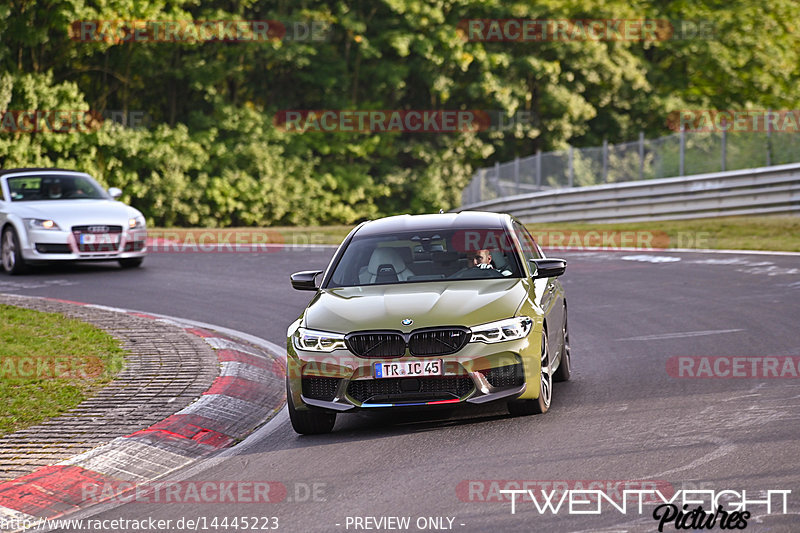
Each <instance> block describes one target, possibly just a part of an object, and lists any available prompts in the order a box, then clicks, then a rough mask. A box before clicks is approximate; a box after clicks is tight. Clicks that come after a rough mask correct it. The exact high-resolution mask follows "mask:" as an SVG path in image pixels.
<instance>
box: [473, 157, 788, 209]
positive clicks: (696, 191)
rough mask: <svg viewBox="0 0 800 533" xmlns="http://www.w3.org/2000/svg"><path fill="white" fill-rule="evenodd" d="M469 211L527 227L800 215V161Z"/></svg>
mask: <svg viewBox="0 0 800 533" xmlns="http://www.w3.org/2000/svg"><path fill="white" fill-rule="evenodd" d="M469 208H470V209H476V210H480V211H496V212H500V213H510V214H512V215H515V216H516V217H518V218H519V219H520V220H521V221H522V222H524V223H541V222H592V223H601V222H638V221H642V220H650V221H652V220H678V219H686V218H703V217H716V216H730V215H756V214H759V215H763V214H783V215H800V163H793V164H789V165H773V166H770V167H762V168H755V169H744V170H728V171H725V172H714V173H709V174H700V175H697V176H686V177H682V178H681V177H678V178H663V179H653V180H636V181H631V182H628V183H609V184H605V185H592V186H588V187H573V188H561V189H552V190H549V191H541V192H534V193H528V194H521V195H517V196H509V197H505V198H496V199H494V200H487V201H484V202H481V203H479V204H473V205H472V206H469Z"/></svg>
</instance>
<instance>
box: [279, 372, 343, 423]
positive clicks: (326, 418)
mask: <svg viewBox="0 0 800 533" xmlns="http://www.w3.org/2000/svg"><path fill="white" fill-rule="evenodd" d="M286 404H287V405H288V407H289V420H291V421H292V427H293V428H294V430H295V431H296V432H297V433H300V434H301V435H320V434H322V433H330V432H331V430H332V429H333V425H334V424H335V423H336V413H329V412H327V411H317V410H313V409H307V410H305V411H298V410H297V409H295V408H294V402H293V401H292V391H291V390H289V386H288V383H287V386H286Z"/></svg>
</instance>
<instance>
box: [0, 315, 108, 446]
mask: <svg viewBox="0 0 800 533" xmlns="http://www.w3.org/2000/svg"><path fill="white" fill-rule="evenodd" d="M123 355H124V352H123V350H122V349H121V348H120V347H119V345H118V343H117V341H116V340H114V339H113V338H112V337H111V336H110V335H108V334H107V333H105V332H103V331H101V330H100V329H98V328H96V327H94V326H92V325H89V324H86V323H84V322H81V321H79V320H74V319H70V318H66V317H64V316H63V315H60V314H57V313H42V312H39V311H32V310H29V309H21V308H18V307H13V306H9V305H0V435H4V434H6V433H10V432H13V431H16V430H18V429H22V428H24V427H28V426H30V425H33V424H36V423H39V422H41V421H43V420H46V419H48V418H51V417H54V416H56V415H59V414H61V413H63V412H64V411H67V410H69V409H71V408H73V407H75V406H77V405H78V404H79V403H80V402H82V401H83V400H84V399H85V398H87V397H89V396H91V395H92V394H93V393H94V392H95V391H96V390H97V389H99V388H100V387H102V386H103V385H104V384H105V383H107V382H109V381H110V380H111V379H112V378H113V376H114V375H115V374H117V373H118V372H119V371H120V370H121V369H122V366H123Z"/></svg>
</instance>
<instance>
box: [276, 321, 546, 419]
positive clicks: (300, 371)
mask: <svg viewBox="0 0 800 533" xmlns="http://www.w3.org/2000/svg"><path fill="white" fill-rule="evenodd" d="M539 335H541V329H538V330H535V331H533V332H531V335H529V336H528V337H527V338H525V339H521V340H517V341H507V342H502V343H496V344H484V343H468V344H467V345H466V346H465V347H464V348H462V349H461V350H460V351H459V352H457V353H455V354H452V355H444V356H430V357H414V356H411V355H409V354H408V353H406V355H405V356H403V357H402V358H362V357H358V356H356V355H354V354H352V353H351V352H350V351H349V350H346V349H340V350H335V351H333V352H330V353H316V352H306V351H300V350H297V349H296V348H295V347H294V346H293V345H292V343H291V340H290V341H289V342H288V345H287V351H288V357H287V373H288V383H289V393H290V394H292V399H293V402H294V405H295V406H297V407H298V408H301V409H302V408H307V407H311V408H319V409H327V410H331V411H350V410H354V409H368V408H382V407H384V408H385V407H411V406H428V405H443V404H457V403H463V402H468V403H484V402H490V401H494V400H499V399H503V398H508V399H513V398H518V397H527V396H530V395H531V392H530V391H528V387H527V385H526V384H527V383H528V382H532V383H538V374H539V371H540V368H539V362H540V360H539V350H538V349H532V346H536V347H538V346H540V343H539V342H538V340H536V341H534V340H533V339H538V338H539ZM436 359H438V360H441V361H442V362H443V366H444V374H443V375H441V376H427V377H397V378H377V377H375V372H374V364H375V363H380V362H387V363H388V362H397V361H403V360H409V361H422V362H425V361H428V360H436ZM534 380H535V381H534ZM534 389H536V390H538V387H534Z"/></svg>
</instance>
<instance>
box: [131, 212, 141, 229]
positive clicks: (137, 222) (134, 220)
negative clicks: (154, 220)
mask: <svg viewBox="0 0 800 533" xmlns="http://www.w3.org/2000/svg"><path fill="white" fill-rule="evenodd" d="M143 227H144V217H143V216H141V215H139V216H136V217H131V218H129V219H128V229H141V228H143Z"/></svg>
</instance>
